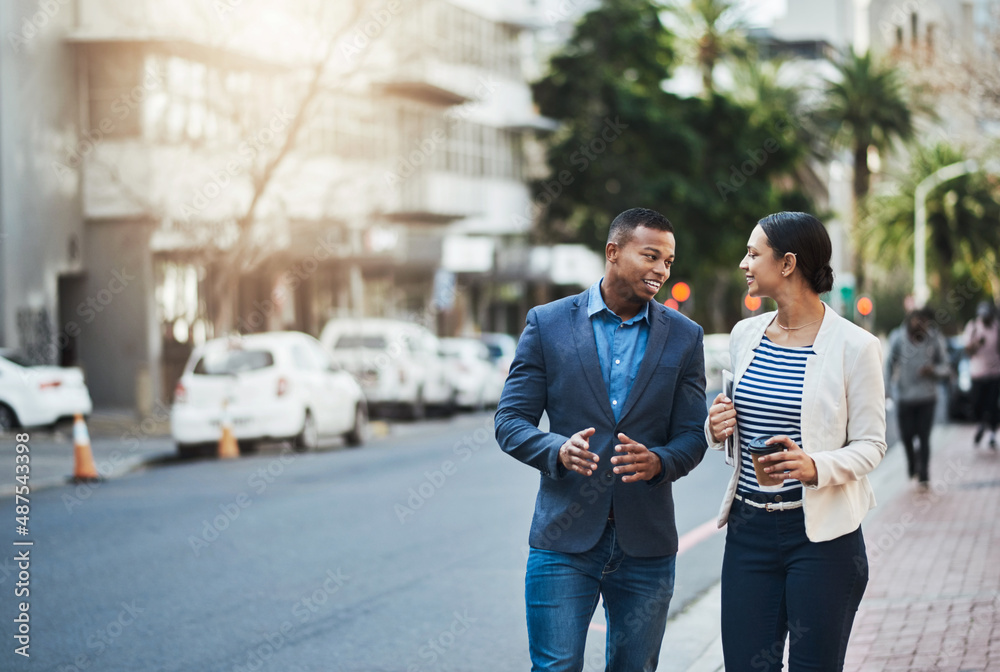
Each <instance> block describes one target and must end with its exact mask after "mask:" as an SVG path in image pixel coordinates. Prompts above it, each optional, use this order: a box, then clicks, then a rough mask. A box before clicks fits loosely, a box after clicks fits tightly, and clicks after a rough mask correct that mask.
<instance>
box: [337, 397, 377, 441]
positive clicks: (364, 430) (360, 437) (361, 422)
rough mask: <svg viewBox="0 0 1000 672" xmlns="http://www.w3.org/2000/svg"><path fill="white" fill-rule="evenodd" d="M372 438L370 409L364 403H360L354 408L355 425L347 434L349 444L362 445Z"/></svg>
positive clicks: (346, 439)
mask: <svg viewBox="0 0 1000 672" xmlns="http://www.w3.org/2000/svg"><path fill="white" fill-rule="evenodd" d="M369 438H371V434H370V426H369V425H368V409H367V408H365V405H364V404H358V405H357V407H356V408H355V409H354V427H352V428H351V431H349V432H348V433H347V434H346V435H345V436H344V440H345V441H347V445H349V446H360V445H363V444H365V443H367V442H368V439H369Z"/></svg>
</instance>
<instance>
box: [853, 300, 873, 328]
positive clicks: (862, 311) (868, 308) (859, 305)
mask: <svg viewBox="0 0 1000 672" xmlns="http://www.w3.org/2000/svg"><path fill="white" fill-rule="evenodd" d="M854 322H855V323H856V324H859V325H861V326H862V327H864V328H865V329H867V330H868V331H871V330H872V325H873V324H874V323H875V302H874V301H872V299H871V297H870V296H865V295H864V294H862V295H861V296H859V297H858V300H857V301H855V302H854Z"/></svg>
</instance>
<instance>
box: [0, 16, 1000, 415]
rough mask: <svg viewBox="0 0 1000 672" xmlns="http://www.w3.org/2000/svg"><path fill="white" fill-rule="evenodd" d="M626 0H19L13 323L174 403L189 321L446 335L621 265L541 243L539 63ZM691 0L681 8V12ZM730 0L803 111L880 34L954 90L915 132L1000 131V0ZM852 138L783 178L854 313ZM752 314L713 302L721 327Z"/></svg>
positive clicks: (11, 115)
mask: <svg viewBox="0 0 1000 672" xmlns="http://www.w3.org/2000/svg"><path fill="white" fill-rule="evenodd" d="M609 4H614V3H610V2H605V3H602V2H600V1H599V0H578V1H574V0H506V1H504V2H479V1H476V0H342V1H338V2H323V1H321V0H286V1H280V0H185V1H183V2H175V3H165V2H162V1H156V0H132V1H129V2H125V1H123V0H11V1H9V2H5V3H3V4H2V5H0V34H2V36H3V41H4V44H3V48H2V56H0V346H3V347H7V348H16V349H19V350H21V351H23V352H24V353H25V354H26V355H27V356H28V357H29V358H30V359H33V360H35V361H37V362H44V363H57V364H64V365H67V364H77V365H81V366H82V367H83V368H84V369H85V372H86V375H87V380H88V384H89V386H90V389H91V392H92V395H93V398H94V401H95V403H96V404H98V405H99V406H104V407H109V406H110V407H136V408H138V409H139V410H140V411H142V410H148V409H149V408H150V407H151V406H152V405H153V404H154V403H156V402H158V401H159V402H168V401H169V399H170V395H171V391H172V390H173V385H174V382H175V380H176V379H177V377H178V376H179V374H180V369H181V367H182V366H183V364H184V362H185V361H186V360H187V358H188V355H189V353H190V351H191V348H192V347H193V346H194V345H195V344H198V343H201V342H203V341H204V340H206V339H207V338H211V337H215V336H221V335H225V334H229V333H237V332H240V333H248V332H256V331H267V330H275V329H296V330H301V331H305V332H308V333H312V334H318V333H319V331H320V330H321V328H322V326H323V325H324V323H325V322H326V321H327V320H329V319H331V318H335V317H362V316H385V317H396V318H404V319H409V320H411V321H418V322H421V323H423V324H425V325H426V326H428V327H430V328H431V329H432V330H434V331H435V332H437V333H438V334H440V335H456V334H463V333H475V332H480V331H483V332H486V331H500V332H506V333H511V334H517V333H518V332H519V331H520V329H521V328H522V326H523V323H524V316H525V314H526V312H527V310H528V309H529V308H530V307H531V306H533V305H536V304H538V303H541V302H544V301H547V300H551V299H553V298H558V297H559V296H563V295H566V294H569V293H572V292H575V291H578V290H579V289H580V288H582V287H585V286H587V285H589V284H590V283H592V282H593V281H594V280H596V279H597V278H598V277H600V275H601V273H602V270H603V259H602V257H601V255H600V254H599V252H598V251H597V247H598V246H597V245H595V244H593V241H591V244H590V245H589V246H588V245H585V244H582V242H581V243H575V242H572V241H559V243H553V242H549V243H547V244H542V243H541V242H540V241H544V240H546V238H545V237H544V236H541V235H539V234H538V226H537V225H538V222H539V220H540V219H543V218H544V217H546V205H547V203H548V201H550V200H552V199H551V198H546V197H545V194H544V193H542V192H541V191H540V189H539V184H540V183H543V182H544V181H545V180H551V179H552V177H553V175H552V173H551V172H550V171H553V170H554V169H555V167H554V166H550V165H547V163H549V161H548V160H547V157H546V149H547V147H549V148H551V146H552V142H551V139H552V138H553V137H554V135H555V136H557V135H558V133H556V134H553V131H554V130H556V129H557V128H558V124H557V123H556V122H554V121H553V120H551V119H548V118H545V117H544V116H542V115H541V114H540V113H539V111H538V106H537V105H536V104H535V102H534V101H533V98H532V86H531V83H533V82H537V81H539V80H541V79H542V78H543V77H545V76H546V74H547V73H548V71H549V67H548V61H549V58H550V57H551V56H553V55H554V54H556V53H558V52H559V50H560V49H561V48H562V47H563V46H564V45H565V44H567V42H568V41H569V40H570V39H571V38H572V36H573V35H574V32H575V31H576V30H577V27H578V25H579V20H580V18H581V17H582V16H584V15H585V14H586V13H587V12H588V11H591V10H593V9H595V8H598V7H601V6H602V5H609ZM693 4H694V3H685V2H682V1H681V0H678V1H677V2H672V3H664V5H663V7H664V12H663V15H664V22H665V23H667V24H668V25H670V26H671V28H674V27H676V26H673V24H671V23H670V20H669V18H668V16H667V15H668V14H669V13H670V12H669V11H668V8H672V10H671V11H674V10H678V8H681V9H682V13H683V8H684V7H687V6H688V5H692V6H693ZM703 4H704V3H703ZM707 4H708V5H711V4H712V3H707ZM715 4H717V5H719V6H729V5H730V4H733V3H727V2H721V1H720V2H716V3H715ZM735 4H737V5H739V7H741V8H742V10H743V11H744V16H745V17H746V18H745V20H744V21H743V22H741V23H739V24H736V25H734V26H731V27H729V30H730V32H734V33H739V35H740V36H741V39H744V38H745V41H746V42H749V43H751V44H752V45H753V47H754V49H755V51H754V53H755V54H757V55H758V56H755V59H756V58H758V57H759V60H760V62H761V63H763V64H765V65H766V64H767V63H774V64H781V65H780V68H781V74H780V79H781V82H782V83H783V85H786V87H790V88H792V89H795V90H796V92H798V93H799V94H801V98H802V100H803V101H804V105H803V108H804V109H808V108H809V107H810V102H811V101H813V102H815V101H816V100H818V99H820V98H822V97H823V95H825V94H824V91H823V89H824V86H826V83H827V82H829V81H830V80H831V78H835V76H836V73H837V68H836V66H835V64H834V62H835V60H836V59H837V57H838V55H842V54H844V53H846V52H847V51H848V50H849V49H850V48H853V49H854V50H855V51H856V52H857V53H862V52H865V51H867V50H868V49H871V51H872V53H874V54H876V55H881V56H885V57H889V58H892V59H893V60H894V62H895V63H897V64H899V67H901V68H903V69H906V70H907V71H908V73H909V76H910V79H909V80H907V81H908V82H918V81H920V75H924V76H925V78H924V82H925V83H926V84H927V85H928V86H929V87H931V88H934V89H935V93H936V96H937V98H936V99H935V100H936V103H935V104H936V107H937V110H938V114H937V115H936V116H935V115H928V116H925V117H922V118H921V119H920V120H919V121H918V123H917V131H918V132H917V136H918V142H931V141H933V140H934V139H935V138H937V139H941V138H944V139H947V140H948V141H949V142H952V143H958V144H965V145H972V146H975V145H976V143H977V142H980V140H981V138H984V137H994V138H995V137H997V135H998V132H997V131H998V127H997V119H998V118H1000V115H998V114H997V113H996V112H997V110H996V109H992V110H989V109H984V108H983V107H982V106H976V105H972V104H970V100H971V97H970V96H969V95H967V89H969V87H970V86H973V84H975V85H976V86H979V84H978V83H976V82H974V81H973V80H971V79H970V76H969V75H968V70H967V68H966V65H967V63H968V62H969V61H970V59H971V61H974V62H976V63H978V64H979V66H980V71H982V70H985V71H987V72H989V71H990V64H993V65H994V66H997V67H993V70H992V72H994V73H995V72H1000V63H998V62H997V59H998V56H997V54H998V53H1000V51H998V50H997V49H995V43H993V42H990V35H993V34H994V33H993V32H991V30H992V28H991V27H992V26H994V23H993V22H994V21H995V20H996V18H995V17H996V9H997V5H998V3H997V2H996V0H891V1H890V0H884V1H883V0H832V1H829V2H826V1H820V0H784V1H783V2H782V1H781V0H771V1H768V2H744V3H735ZM716 27H718V26H716ZM696 37H697V36H696ZM741 53H742V54H745V53H748V52H745V51H744V52H740V51H739V50H736V51H734V52H733V54H735V56H734V57H733V58H730V59H728V60H727V59H722V58H720V60H719V67H718V68H717V72H716V75H715V80H714V81H715V82H716V87H717V89H718V90H719V91H721V92H723V93H724V94H725V95H727V96H729V95H732V96H733V97H735V98H738V97H739V95H740V94H739V88H740V86H741V85H740V82H739V81H737V79H738V77H737V74H736V73H735V68H734V69H733V70H732V71H730V65H732V64H734V63H736V64H737V65H738V64H739V63H738V62H739V60H740V58H741V56H740V54H741ZM742 58H743V60H747V58H746V57H745V56H743V57H742ZM983 63H986V67H985V68H983V67H982V66H983ZM775 67H776V68H777V67H778V66H775ZM625 74H628V73H625ZM672 74H673V76H672V77H671V79H670V81H668V82H666V83H665V84H664V88H665V89H667V90H669V91H672V92H675V93H677V94H678V96H682V97H683V96H697V95H702V93H703V92H702V91H700V87H701V85H702V83H703V78H702V77H700V76H699V73H698V71H697V69H696V68H695V69H691V68H688V69H687V70H686V69H685V68H683V67H678V68H676V70H675V71H673V73H672ZM970 82H972V83H971V84H970ZM710 83H711V82H710ZM980 98H983V97H980ZM977 100H978V99H977ZM759 102H760V101H757V103H746V104H745V105H744V103H743V102H740V104H741V105H744V106H745V107H747V108H750V107H752V105H753V104H759ZM764 102H767V101H764ZM980 144H981V145H983V146H985V143H984V142H980ZM621 147H624V143H622V144H620V145H619V148H621ZM899 149H900V151H898V152H893V153H892V156H883V155H880V152H879V151H878V149H877V148H875V147H869V148H868V149H867V163H866V165H867V168H868V169H869V170H870V172H871V175H872V189H873V191H875V192H878V191H879V190H880V189H890V188H896V185H897V183H898V181H893V180H891V179H885V180H883V176H885V175H887V174H888V173H891V172H892V171H893V170H896V171H897V172H898V171H905V169H906V166H907V165H908V163H909V162H910V159H911V157H910V150H909V149H908V148H907V147H900V148H899ZM744 158H745V157H744ZM855 158H856V157H853V156H852V153H851V151H849V150H848V149H846V148H843V147H839V148H833V149H832V150H831V151H829V152H826V153H825V154H824V155H822V156H820V155H816V156H810V158H809V159H808V160H807V161H804V162H803V163H802V165H801V166H797V167H796V168H795V175H794V176H793V178H794V179H790V178H789V177H788V176H787V175H785V176H778V177H773V178H768V179H769V181H772V182H774V183H775V184H776V185H777V188H778V190H779V191H780V190H783V189H785V186H786V182H787V183H791V182H794V187H795V188H797V189H801V190H802V191H803V192H804V193H805V194H806V196H808V198H809V199H810V202H811V203H812V204H815V207H816V210H817V212H819V213H820V214H821V215H822V216H823V217H824V219H825V221H826V222H827V224H828V226H829V229H830V231H831V234H832V236H833V239H834V242H835V250H834V264H835V270H836V271H837V276H838V283H839V286H838V290H837V291H835V292H834V293H833V294H832V295H831V297H830V300H831V303H833V304H834V305H835V306H836V307H838V309H840V310H841V311H843V312H849V311H850V291H851V290H853V288H854V284H855V278H854V271H855V269H856V268H857V267H858V266H857V265H856V259H857V258H858V255H859V254H860V252H859V251H858V250H857V249H855V247H856V245H857V240H858V238H857V228H858V227H857V222H856V221H854V219H855V217H856V200H857V197H856V193H855V192H854V191H853V190H852V181H853V180H854V173H855V172H856V171H855V169H854V168H855V166H856V165H857V163H856V162H855V161H853V159H855ZM740 160H742V159H740ZM608 161H609V162H610V161H611V159H610V158H609V159H608ZM727 161H728V160H727ZM735 165H736V164H734V167H733V168H732V170H733V171H734V173H733V174H734V175H735V171H736V170H737V169H736V167H735ZM722 169H723V171H728V170H729V165H728V163H726V165H725V166H722ZM755 170H756V169H755ZM592 172H593V171H592ZM727 174H728V172H727ZM587 177H588V178H589V177H590V176H589V175H588V176H587ZM754 179H760V178H759V177H756V178H754ZM579 184H582V181H580V182H579V183H578V186H579ZM615 185H617V187H616V188H619V189H620V187H621V185H620V184H619V183H618V182H617V181H616V180H614V179H611V180H608V181H607V183H606V188H607V190H608V191H609V192H610V191H611V189H612V187H613V186H615ZM601 188H602V189H603V188H605V184H604V183H603V182H602V184H601ZM707 190H708V192H710V193H709V195H708V196H709V197H714V198H716V199H718V194H716V193H715V187H714V186H712V185H711V184H709V185H708V189H707ZM790 190H791V189H790V188H789V189H787V190H786V191H790ZM748 191H749V190H748ZM614 193H617V192H614ZM723 195H724V194H723ZM700 198H701V197H700ZM564 200H566V199H564ZM584 205H586V204H584ZM635 205H639V204H638V203H637V204H635ZM712 206H713V204H712V203H711V202H709V201H706V202H705V203H704V207H705V208H706V211H710V210H711V207H712ZM699 207H701V206H700V205H699ZM762 214H763V213H762ZM602 217H603V213H602ZM679 224H680V225H684V224H686V223H685V222H679ZM904 224H905V222H904ZM690 225H691V226H718V227H722V226H725V225H726V223H724V222H713V221H711V220H707V221H699V222H696V223H694V222H692V223H691V224H690ZM720 230H721V229H720ZM739 235H743V234H742V233H739ZM710 242H711V241H710ZM740 245H742V243H740ZM737 247H739V246H737ZM727 254H728V253H727ZM730 265H731V264H730ZM729 270H732V269H729ZM892 270H893V269H891V268H890V269H888V271H892ZM888 271H887V272H888ZM725 272H726V271H720V272H719V273H714V271H712V272H706V273H705V276H706V278H709V277H710V276H711V278H714V279H712V280H711V281H712V282H715V283H716V285H717V288H718V290H719V293H716V290H714V289H713V290H712V294H711V298H710V297H709V291H707V289H708V288H707V287H706V288H702V289H699V288H697V287H696V292H695V294H696V295H697V296H698V297H699V301H700V303H699V304H697V305H699V306H700V307H699V308H697V310H700V311H708V310H710V309H711V305H710V304H712V303H721V302H723V299H722V298H720V297H723V296H724V294H723V293H721V292H722V290H723V289H725V288H726V286H725V281H727V280H726V277H725ZM713 273H714V275H713ZM705 282H708V280H705ZM841 289H844V290H848V291H847V292H846V293H842V292H841V291H840V290H841ZM665 291H666V289H665ZM661 298H665V297H661ZM732 303H733V304H734V305H737V304H736V302H735V301H734V302H732ZM694 305H695V301H694V300H692V301H690V302H689V303H688V304H687V306H685V307H684V308H685V310H689V312H690V311H691V310H695V309H693V308H691V306H694ZM727 305H728V303H727ZM735 310H737V311H738V310H740V309H739V307H738V306H737V307H736V309H735ZM705 315H706V313H705V312H702V313H700V314H699V316H700V317H701V318H703V321H706V320H704V318H705ZM731 317H732V316H731V314H730V313H727V312H726V311H722V310H715V311H714V312H712V313H711V323H712V325H713V326H714V330H716V331H718V330H721V329H722V328H723V326H724V322H725V321H726V320H728V319H731ZM706 324H707V321H706Z"/></svg>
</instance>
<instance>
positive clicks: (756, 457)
mask: <svg viewBox="0 0 1000 672" xmlns="http://www.w3.org/2000/svg"><path fill="white" fill-rule="evenodd" d="M770 438H771V437H770V436H758V437H757V438H756V439H753V440H752V441H751V442H750V443H749V445H748V446H747V450H749V451H750V459H751V460H753V472H754V473H755V474H756V475H757V483H759V484H760V485H761V486H763V487H773V486H776V485H782V484H783V483H784V482H785V479H783V478H777V477H776V476H775V475H773V474H768V473H766V472H765V471H764V467H765V465H766V463H764V464H761V462H760V458H761V456H763V455H770V454H771V453H777V452H779V451H782V450H784V449H785V446H784V445H783V444H781V443H775V444H772V445H770V446H768V445H766V444H765V443H764V442H765V441H767V440H769V439H770Z"/></svg>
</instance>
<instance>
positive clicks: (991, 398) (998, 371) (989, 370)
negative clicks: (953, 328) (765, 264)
mask: <svg viewBox="0 0 1000 672" xmlns="http://www.w3.org/2000/svg"><path fill="white" fill-rule="evenodd" d="M996 313H997V311H996V306H994V305H993V304H992V303H990V302H989V301H981V302H980V303H979V305H978V306H976V316H975V317H974V318H973V319H972V320H970V321H969V323H968V324H967V325H965V351H966V352H968V353H969V373H970V374H971V376H972V412H973V415H974V419H975V421H976V422H978V423H979V427H977V428H976V436H975V439H974V445H976V446H977V447H978V446H979V442H980V441H982V439H983V434H984V433H985V432H986V430H987V429H989V430H990V448H992V449H993V450H996V449H997V424H1000V325H998V320H997V314H996Z"/></svg>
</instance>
